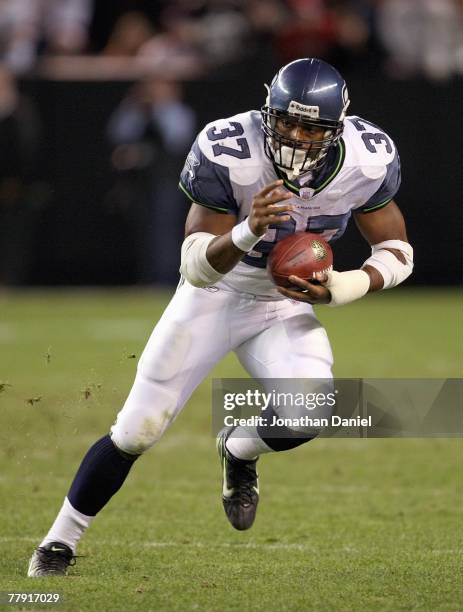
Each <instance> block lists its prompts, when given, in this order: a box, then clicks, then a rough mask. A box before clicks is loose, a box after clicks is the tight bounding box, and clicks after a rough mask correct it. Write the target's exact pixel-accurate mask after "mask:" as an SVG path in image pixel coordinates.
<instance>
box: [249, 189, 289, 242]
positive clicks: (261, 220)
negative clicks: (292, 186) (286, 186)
mask: <svg viewBox="0 0 463 612" xmlns="http://www.w3.org/2000/svg"><path fill="white" fill-rule="evenodd" d="M282 184H283V181H282V180H279V181H273V183H269V184H268V185H266V186H265V187H264V188H263V189H262V191H259V193H258V194H257V195H255V196H254V198H253V200H252V206H251V211H250V213H249V219H248V223H249V227H250V228H251V231H252V233H253V234H255V235H256V236H263V235H264V234H265V232H266V231H267V229H268V226H269V225H272V224H278V223H284V222H285V221H289V219H290V216H289V215H285V214H282V213H285V212H289V211H290V210H294V207H293V206H291V205H290V204H284V200H289V199H291V198H292V197H293V195H292V194H291V193H289V192H288V191H284V190H283V189H279V187H280V186H281V185H282Z"/></svg>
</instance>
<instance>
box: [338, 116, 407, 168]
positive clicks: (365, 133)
mask: <svg viewBox="0 0 463 612" xmlns="http://www.w3.org/2000/svg"><path fill="white" fill-rule="evenodd" d="M343 139H344V142H345V143H346V161H345V165H348V166H358V167H360V168H361V170H362V172H363V174H364V175H365V176H366V177H367V178H371V179H373V180H375V179H379V178H381V177H382V176H383V175H385V174H386V171H387V166H388V165H389V164H391V163H393V162H394V160H395V159H396V158H397V149H396V146H395V144H394V142H393V140H392V139H391V138H390V137H389V136H388V135H387V134H386V133H385V132H384V130H382V129H381V128H380V127H378V126H377V125H374V124H373V123H371V122H369V121H366V120H365V119H362V118H361V117H355V116H349V117H346V120H345V128H344V134H343Z"/></svg>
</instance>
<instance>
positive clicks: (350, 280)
mask: <svg viewBox="0 0 463 612" xmlns="http://www.w3.org/2000/svg"><path fill="white" fill-rule="evenodd" d="M323 285H324V287H326V288H327V289H329V290H330V293H331V302H330V303H329V304H328V306H342V305H343V304H348V303H349V302H353V301H354V300H358V299H359V298H361V297H363V296H364V295H365V294H366V293H368V289H369V288H370V277H369V275H368V274H367V273H366V272H365V271H364V270H349V271H348V272H336V271H335V270H333V271H332V272H328V280H327V281H326V283H323Z"/></svg>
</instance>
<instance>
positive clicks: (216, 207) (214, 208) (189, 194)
mask: <svg viewBox="0 0 463 612" xmlns="http://www.w3.org/2000/svg"><path fill="white" fill-rule="evenodd" d="M178 186H179V189H180V190H181V191H183V193H184V194H185V195H186V196H187V198H189V199H190V200H191V201H192V202H194V203H195V204H200V205H201V206H205V207H206V208H211V209H212V210H219V211H220V212H225V213H229V212H231V211H229V210H228V209H227V208H220V206H214V205H213V204H205V203H204V202H199V201H198V200H197V199H196V198H194V197H193V196H192V195H191V193H189V192H188V191H187V190H186V189H185V187H184V186H183V185H182V183H181V181H180V182H179V184H178Z"/></svg>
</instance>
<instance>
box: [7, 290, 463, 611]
mask: <svg viewBox="0 0 463 612" xmlns="http://www.w3.org/2000/svg"><path fill="white" fill-rule="evenodd" d="M167 299H168V295H167V294H155V293H150V292H145V293H143V292H135V291H133V292H85V291H81V292H64V293H60V292H50V293H46V292H43V293H10V294H9V293H7V294H2V295H1V296H0V313H1V315H0V349H1V351H0V383H1V385H0V419H1V420H0V437H1V454H0V456H1V465H2V468H3V469H2V471H1V476H0V507H1V518H0V521H1V522H0V524H1V529H0V550H1V553H0V568H1V569H0V590H3V591H7V592H12V591H14V592H23V591H35V592H50V593H51V592H59V593H61V595H62V597H63V602H64V603H63V605H62V606H61V607H60V608H59V609H60V610H84V611H87V610H90V611H92V610H102V611H106V610H211V611H212V610H215V611H217V610H219V611H221V610H233V609H240V610H245V611H248V610H249V611H254V610H256V611H260V610H266V611H280V610H323V611H324V610H333V611H337V610H353V611H354V610H355V611H357V610H461V609H463V588H462V570H463V529H462V525H463V510H462V502H463V499H462V490H463V488H462V463H463V462H462V457H463V441H462V440H460V439H427V440H418V439H395V440H393V439H389V440H342V439H331V440H330V439H321V440H318V441H315V442H313V443H311V444H308V445H305V446H303V447H300V448H299V449H297V450H295V451H292V452H289V453H285V454H280V455H273V456H266V457H264V458H263V460H262V461H261V464H260V476H261V505H260V508H259V512H258V517H257V520H256V524H255V526H254V527H253V529H252V530H250V531H248V532H235V531H234V530H233V529H232V528H231V527H230V525H229V524H228V522H227V521H226V519H225V516H224V514H223V511H222V507H221V501H220V494H219V491H220V474H219V465H218V460H217V459H216V454H215V447H214V440H213V439H212V436H211V434H210V380H209V379H208V380H207V381H205V382H204V383H203V384H202V385H201V386H200V387H199V388H198V390H197V391H196V392H195V394H194V396H193V398H192V400H191V401H190V403H189V404H188V405H187V408H186V409H185V411H184V412H183V414H182V415H181V416H180V418H179V419H178V420H177V421H176V423H175V424H174V426H173V427H172V428H171V429H170V430H169V431H168V432H167V433H166V435H165V437H164V438H163V439H162V440H161V442H160V443H159V445H158V446H157V447H156V448H155V449H153V450H152V451H151V452H150V453H148V454H147V455H146V456H145V457H144V458H142V459H141V460H140V461H139V462H138V463H137V464H136V465H135V467H134V469H133V471H132V473H131V474H130V476H129V478H128V480H127V482H126V484H125V485H124V487H123V489H122V490H121V491H120V492H119V493H118V494H117V496H116V497H115V498H114V499H113V500H112V502H111V503H110V504H109V505H108V506H107V507H106V508H105V509H104V510H103V511H102V513H101V514H100V515H99V516H98V517H97V519H96V520H95V521H94V523H93V525H92V527H91V528H90V530H89V531H88V533H87V534H86V537H85V538H84V539H83V540H82V543H81V546H80V548H79V551H78V553H79V554H80V555H83V557H82V558H79V559H78V563H77V565H76V566H75V567H74V568H73V569H72V570H71V571H70V575H69V576H68V577H67V578H65V579H43V580H41V581H37V580H36V581H33V580H30V579H27V578H26V577H25V574H26V568H27V563H28V560H29V557H30V555H31V552H32V550H33V548H34V546H35V545H36V544H37V543H38V541H39V540H40V539H41V537H42V536H43V535H44V533H45V532H46V531H47V530H48V528H49V526H50V524H51V522H52V520H53V519H54V517H55V514H56V512H57V510H58V509H59V507H60V506H61V503H62V499H63V497H64V495H65V494H66V492H67V488H68V486H69V483H70V480H71V478H72V476H73V475H74V472H75V470H76V468H77V466H78V464H79V462H80V460H81V457H82V455H83V454H84V452H85V451H86V450H87V448H88V446H89V445H90V444H91V443H93V441H95V440H96V439H97V438H98V437H100V436H101V435H103V434H104V433H106V431H107V430H108V427H109V426H110V425H111V423H112V421H113V419H114V415H115V414H116V412H117V411H118V409H119V407H120V405H121V403H122V402H123V400H124V398H125V395H126V393H127V391H128V389H129V387H130V384H131V381H132V379H133V375H134V371H135V366H136V358H135V356H138V355H139V354H140V352H141V350H142V348H143V345H144V342H145V340H146V338H147V337H148V334H149V332H150V331H151V328H152V326H153V324H154V323H155V322H156V320H157V319H158V317H159V316H160V313H161V312H162V309H163V307H164V305H165V304H166V302H167ZM462 299H463V292H461V291H446V290H436V291H424V290H411V289H409V290H395V291H392V292H389V293H387V292H385V293H384V294H382V295H380V296H372V297H368V298H365V299H364V300H362V301H360V302H358V303H357V304H353V305H350V306H346V307H344V308H341V309H337V310H335V309H328V308H324V309H319V311H318V314H319V317H320V318H321V320H322V321H323V322H324V323H325V325H326V327H327V329H328V332H329V335H330V338H331V341H332V344H333V348H334V352H335V357H336V374H337V375H338V376H362V377H383V376H384V377H386V376H391V377H420V378H425V377H437V378H443V377H461V375H462V362H463V359H462V358H463V343H462V332H461V312H462ZM213 375H215V376H220V377H237V376H240V375H242V370H241V368H240V366H239V364H238V362H237V361H236V359H235V358H234V357H233V356H229V357H228V358H227V359H226V360H225V361H223V362H222V363H221V364H219V365H218V366H217V368H216V369H215V371H214V373H213ZM30 607H31V606H30ZM49 607H50V606H49Z"/></svg>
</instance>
